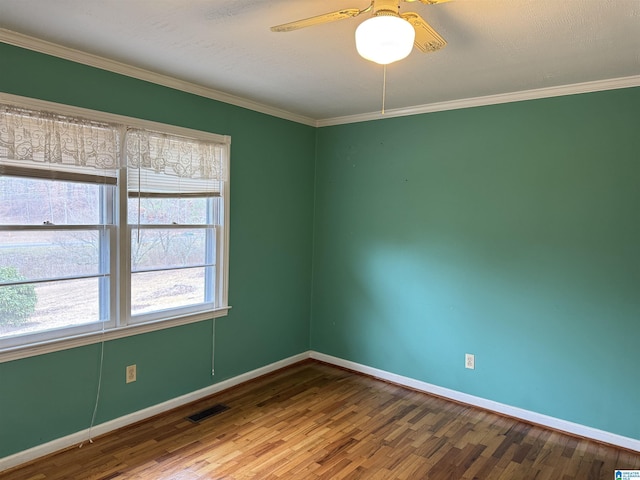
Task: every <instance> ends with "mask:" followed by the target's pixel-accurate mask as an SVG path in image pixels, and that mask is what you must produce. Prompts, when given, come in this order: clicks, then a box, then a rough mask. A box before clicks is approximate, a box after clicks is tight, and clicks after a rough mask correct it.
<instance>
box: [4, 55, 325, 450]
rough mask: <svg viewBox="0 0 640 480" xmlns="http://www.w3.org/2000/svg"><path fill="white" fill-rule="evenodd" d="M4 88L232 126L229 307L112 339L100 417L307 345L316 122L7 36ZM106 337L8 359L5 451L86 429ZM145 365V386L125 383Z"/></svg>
mask: <svg viewBox="0 0 640 480" xmlns="http://www.w3.org/2000/svg"><path fill="white" fill-rule="evenodd" d="M0 65H1V70H2V73H1V74H0V91H2V92H6V93H12V94H16V95H23V96H27V97H33V98H38V99H43V100H49V101H53V102H59V103H64V104H68V105H75V106H80V107H85V108H91V109H95V110H101V111H106V112H112V113H117V114H122V115H128V116H132V117H138V118H144V119H149V120H154V121H159V122H164V123H169V124H173V125H179V126H183V127H188V128H194V129H198V130H205V131H210V132H214V133H219V134H225V135H231V137H232V144H231V204H230V206H231V229H230V236H231V238H230V273H229V277H230V278H229V283H230V286H229V287H230V288H229V304H230V305H232V307H233V308H232V310H231V311H230V312H229V315H228V316H227V317H224V318H220V319H218V320H216V375H215V378H212V377H211V333H212V321H211V320H208V321H204V322H199V323H195V324H191V325H187V326H182V327H178V328H171V329H167V330H162V331H157V332H153V333H149V334H144V335H138V336H134V337H128V338H125V339H121V340H115V341H111V342H108V343H107V344H106V346H105V357H104V365H105V369H104V381H103V385H102V395H101V401H100V407H99V409H98V414H97V423H101V422H104V421H107V420H110V419H113V418H117V417H119V416H122V415H125V414H128V413H131V412H134V411H136V410H139V409H141V408H145V407H148V406H150V405H154V404H157V403H160V402H163V401H165V400H168V399H170V398H174V397H176V396H179V395H183V394H186V393H189V392H192V391H194V390H197V389H200V388H203V387H206V386H208V385H211V384H212V383H215V382H218V381H220V380H224V379H227V378H231V377H234V376H237V375H239V374H241V373H244V372H247V371H250V370H253V369H255V368H259V367H262V366H264V365H267V364H269V363H272V362H275V361H278V360H281V359H283V358H287V357H290V356H291V355H295V354H298V353H300V352H304V351H306V350H308V348H309V321H308V320H309V312H310V308H311V305H310V293H311V259H312V254H311V250H312V222H313V178H314V177H313V175H314V155H315V129H314V128H312V127H309V126H305V125H300V124H297V123H294V122H289V121H286V120H282V119H278V118H274V117H270V116H268V115H263V114H260V113H256V112H253V111H250V110H246V109H243V108H239V107H235V106H231V105H227V104H224V103H220V102H216V101H214V100H210V99H206V98H202V97H198V96H196V95H191V94H188V93H184V92H180V91H176V90H172V89H169V88H165V87H161V86H158V85H154V84H151V83H147V82H144V81H140V80H135V79H132V78H129V77H125V76H121V75H117V74H113V73H110V72H106V71H102V70H99V69H95V68H91V67H87V66H84V65H80V64H76V63H72V62H68V61H65V60H61V59H58V58H54V57H49V56H46V55H42V54H38V53H35V52H31V51H27V50H23V49H20V48H16V47H12V46H8V45H6V44H1V43H0ZM99 352H100V347H99V345H89V346H85V347H81V348H75V349H71V350H67V351H61V352H56V353H52V354H48V355H43V356H39V357H32V358H26V359H22V360H17V361H12V362H7V363H0V458H1V457H4V456H6V455H10V454H12V453H16V452H18V451H21V450H25V449H27V448H30V447H33V446H35V445H38V444H41V443H44V442H47V441H50V440H53V439H55V438H58V437H62V436H64V435H68V434H71V433H74V432H77V431H79V430H83V429H85V428H88V426H89V422H90V420H91V414H92V409H93V403H94V400H95V392H96V385H97V372H98V366H99ZM132 363H135V364H137V368H138V380H137V382H136V383H133V384H129V385H126V384H125V383H124V373H125V366H126V365H130V364H132Z"/></svg>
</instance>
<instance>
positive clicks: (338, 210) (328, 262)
mask: <svg viewBox="0 0 640 480" xmlns="http://www.w3.org/2000/svg"><path fill="white" fill-rule="evenodd" d="M0 59H1V60H0V63H1V64H2V74H1V75H0V91H3V92H8V93H13V94H17V95H24V96H28V97H34V98H40V99H44V100H49V101H54V102H59V103H64V104H69V105H77V106H81V107H85V108H91V109H95V110H102V111H107V112H113V113H118V114H122V115H129V116H133V117H138V118H145V119H149V120H154V121H159V122H165V123H169V124H174V125H179V126H184V127H188V128H195V129H199V130H205V131H211V132H214V133H220V134H227V135H231V137H232V147H231V151H232V155H231V157H232V159H231V178H232V182H231V245H230V255H231V258H230V298H229V301H230V304H231V305H232V306H233V309H232V310H231V311H230V313H229V316H228V317H225V318H221V319H219V320H217V321H216V324H217V328H216V338H217V342H216V375H215V378H212V377H211V375H210V357H211V330H212V322H211V321H204V322H199V323H195V324H191V325H186V326H182V327H177V328H172V329H167V330H162V331H157V332H153V333H149V334H144V335H138V336H134V337H129V338H125V339H120V340H115V341H111V342H108V343H107V344H106V345H105V370H104V383H103V390H102V397H101V403H100V408H99V410H98V415H97V423H101V422H104V421H107V420H110V419H113V418H117V417H119V416H122V415H126V414H127V413H131V412H134V411H136V410H139V409H141V408H145V407H148V406H150V405H154V404H157V403H160V402H162V401H165V400H168V399H170V398H174V397H176V396H179V395H182V394H185V393H188V392H191V391H194V390H197V389H199V388H203V387H206V386H208V385H211V384H212V383H215V382H218V381H220V380H224V379H227V378H231V377H234V376H236V375H239V374H241V373H244V372H247V371H250V370H252V369H255V368H258V367H261V366H264V365H266V364H269V363H271V362H274V361H277V360H280V359H283V358H287V357H289V356H291V355H295V354H297V353H300V352H303V351H306V350H307V349H309V348H310V347H311V348H312V349H314V350H317V351H320V352H323V353H327V354H330V355H335V356H338V357H341V358H344V359H347V360H352V361H356V362H360V363H363V364H366V365H369V366H372V367H377V368H381V369H384V370H388V371H390V372H394V373H397V374H401V375H406V376H409V377H412V378H415V379H418V380H422V381H426V382H430V383H433V384H436V385H439V386H442V387H447V388H451V389H454V390H458V391H461V392H466V393H469V394H472V395H477V396H480V397H483V398H487V399H491V400H495V401H498V402H502V403H505V404H508V405H512V406H516V407H521V408H525V409H528V410H532V411H535V412H539V413H543V414H547V415H551V416H554V417H558V418H561V419H565V420H569V421H573V422H576V423H580V424H584V425H588V426H592V427H595V428H599V429H602V430H605V431H609V432H613V433H618V434H620V435H624V436H628V437H631V438H636V439H640V419H639V416H638V415H637V404H638V400H637V399H638V398H640V382H638V381H637V373H636V372H635V368H634V361H633V354H632V352H634V351H637V348H638V347H637V342H638V340H639V339H640V249H639V248H638V246H639V245H640V222H639V215H638V207H639V206H640V187H639V186H640V135H638V134H637V125H638V124H639V121H640V118H639V116H640V113H638V112H640V89H638V88H636V89H626V90H617V91H609V92H600V93H593V94H586V95H574V96H569V97H561V98H554V99H546V100H536V101H529V102H521V103H512V104H506V105H496V106H489V107H481V108H473V109H467V110H456V111H449V112H441V113H434V114H427V115H419V116H413V117H404V118H392V119H386V120H382V121H375V122H365V123H359V124H351V125H343V126H335V127H326V128H320V129H314V128H312V127H308V126H304V125H299V124H296V123H293V122H289V121H286V120H282V119H278V118H273V117H270V116H268V115H263V114H260V113H256V112H252V111H249V110H246V109H242V108H239V107H235V106H231V105H227V104H224V103H220V102H216V101H213V100H210V99H205V98H202V97H198V96H195V95H191V94H188V93H184V92H180V91H176V90H172V89H169V88H165V87H161V86H158V85H154V84H151V83H147V82H144V81H140V80H135V79H132V78H128V77H125V76H121V75H117V74H113V73H109V72H106V71H102V70H99V69H95V68H91V67H87V66H84V65H80V64H75V63H72V62H67V61H65V60H61V59H57V58H53V57H49V56H46V55H42V54H38V53H35V52H30V51H27V50H22V49H20V48H16V47H11V46H8V45H5V44H0ZM314 169H315V170H316V171H315V172H314ZM314 188H315V190H316V194H315V198H314ZM314 202H315V207H314ZM314 208H315V210H314ZM312 245H313V254H312ZM312 260H313V275H312V269H311V265H312ZM312 276H313V284H312ZM311 298H313V306H312V305H311ZM309 312H311V322H309ZM467 352H468V353H474V354H475V355H476V362H477V369H476V370H475V371H469V370H465V369H464V367H463V358H464V353H467ZM99 353H100V347H99V345H88V346H85V347H81V348H75V349H71V350H66V351H61V352H56V353H52V354H48V355H43V356H39V357H32V358H26V359H22V360H17V361H12V362H7V363H0V458H1V457H3V456H6V455H10V454H12V453H15V452H18V451H21V450H24V449H27V448H30V447H33V446H35V445H38V444H41V443H44V442H47V441H50V440H53V439H55V438H58V437H61V436H64V435H68V434H70V433H74V432H77V431H79V430H83V429H85V428H87V427H88V424H89V421H90V419H91V413H92V408H93V402H94V395H95V390H96V383H97V372H98V367H99ZM132 363H136V364H137V366H138V381H137V382H136V383H134V384H129V385H126V384H124V371H125V366H126V365H129V364H132Z"/></svg>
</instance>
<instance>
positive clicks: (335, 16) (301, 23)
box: [271, 8, 366, 32]
mask: <svg viewBox="0 0 640 480" xmlns="http://www.w3.org/2000/svg"><path fill="white" fill-rule="evenodd" d="M364 11H366V10H360V9H358V8H347V9H344V10H338V11H337V12H331V13H325V14H324V15H318V16H316V17H311V18H305V19H303V20H297V21H295V22H290V23H283V24H282V25H276V26H275V27H271V31H272V32H290V31H291V30H298V29H299V28H304V27H310V26H312V25H318V24H321V23H329V22H335V21H336V20H342V19H344V18H352V17H356V16H358V15H360V14H361V13H362V12H364Z"/></svg>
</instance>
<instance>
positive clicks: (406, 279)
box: [311, 88, 640, 439]
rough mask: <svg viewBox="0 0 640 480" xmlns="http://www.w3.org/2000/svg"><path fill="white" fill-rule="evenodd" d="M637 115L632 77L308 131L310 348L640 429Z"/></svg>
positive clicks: (581, 419) (613, 426) (639, 107)
mask: <svg viewBox="0 0 640 480" xmlns="http://www.w3.org/2000/svg"><path fill="white" fill-rule="evenodd" d="M638 125H640V88H635V89H626V90H616V91H608V92H599V93H593V94H585V95H573V96H568V97H561V98H553V99H543V100H536V101H527V102H520V103H511V104H505V105H494V106H488V107H481V108H472V109H466V110H456V111H448V112H441V113H434V114H425V115H419V116H413V117H403V118H393V119H387V120H383V121H373V122H365V123H359V124H350V125H343V126H334V127H325V128H321V129H319V131H318V143H317V157H316V208H315V238H314V245H315V248H314V265H313V268H314V286H313V309H312V321H311V347H312V349H313V350H317V351H320V352H324V353H327V354H331V355H335V356H338V357H341V358H344V359H348V360H351V361H355V362H359V363H362V364H365V365H369V366H372V367H377V368H381V369H384V370H387V371H391V372H394V373H397V374H400V375H405V376H408V377H411V378H414V379H418V380H422V381H426V382H429V383H432V384H435V385H439V386H442V387H446V388H450V389H454V390H457V391H460V392H466V393H469V394H472V395H476V396H479V397H483V398H486V399H491V400H494V401H498V402H501V403H504V404H508V405H512V406H516V407H520V408H524V409H527V410H531V411H534V412H539V413H542V414H546V415H550V416H553V417H557V418H561V419H565V420H568V421H572V422H576V423H579V424H583V425H587V426H591V427H595V428H598V429H602V430H605V431H609V432H613V433H617V434H620V435H624V436H627V437H631V438H635V439H640V414H639V412H640V410H639V409H638V405H639V403H638V399H640V381H638V378H639V377H638V373H637V365H636V362H635V361H634V358H635V356H636V352H637V351H638V344H639V343H638V342H639V341H640V213H639V212H640V210H639V208H640V134H639V133H638ZM465 353H474V354H475V355H476V370H475V371H471V370H466V369H465V368H464V354H465Z"/></svg>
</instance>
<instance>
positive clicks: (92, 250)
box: [0, 230, 100, 280]
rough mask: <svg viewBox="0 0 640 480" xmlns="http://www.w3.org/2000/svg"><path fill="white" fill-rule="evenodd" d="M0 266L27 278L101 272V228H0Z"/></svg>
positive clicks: (46, 277) (35, 278)
mask: <svg viewBox="0 0 640 480" xmlns="http://www.w3.org/2000/svg"><path fill="white" fill-rule="evenodd" d="M0 267H13V268H15V269H16V270H17V272H18V273H19V275H21V277H22V278H24V279H28V280H37V279H48V278H59V277H67V276H75V275H97V274H98V273H100V232H98V231H97V230H92V231H84V230H77V231H76V230H74V231H61V230H46V231H37V232H36V231H5V232H0Z"/></svg>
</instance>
